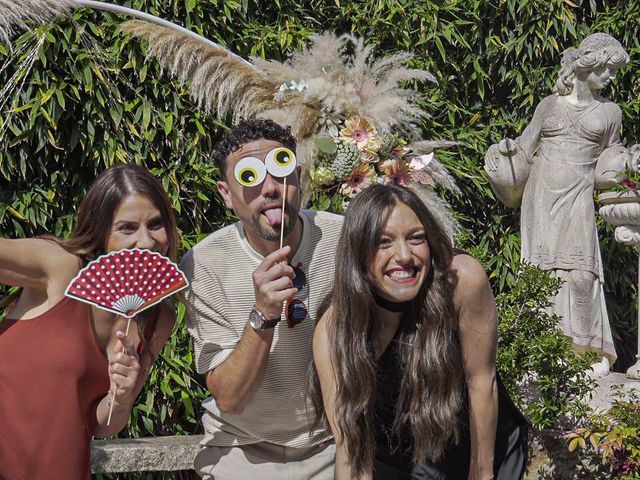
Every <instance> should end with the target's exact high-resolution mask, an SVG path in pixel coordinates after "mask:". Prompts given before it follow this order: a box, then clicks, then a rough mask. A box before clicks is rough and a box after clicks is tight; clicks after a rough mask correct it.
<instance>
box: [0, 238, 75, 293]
mask: <svg viewBox="0 0 640 480" xmlns="http://www.w3.org/2000/svg"><path fill="white" fill-rule="evenodd" d="M77 270H78V262H77V260H76V257H75V255H72V254H71V253H68V252H67V251H66V250H64V249H63V248H62V247H61V246H59V245H58V244H56V243H55V242H52V241H48V240H44V239H40V238H26V239H18V240H9V239H6V238H0V283H2V284H4V285H12V286H16V287H30V288H35V289H38V290H45V291H46V290H48V289H49V288H50V286H51V283H52V280H53V281H54V282H55V281H56V280H57V279H60V278H65V279H66V278H67V277H68V275H69V274H72V275H73V274H74V272H77Z"/></svg>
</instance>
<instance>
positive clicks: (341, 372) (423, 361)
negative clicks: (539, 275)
mask: <svg viewBox="0 0 640 480" xmlns="http://www.w3.org/2000/svg"><path fill="white" fill-rule="evenodd" d="M399 203H403V204H405V205H407V206H408V207H409V208H411V210H413V211H414V212H415V214H416V216H417V217H418V219H419V220H420V222H421V223H422V225H423V226H424V229H425V232H426V236H427V241H428V243H429V247H430V250H431V257H432V266H431V270H430V272H429V274H428V277H427V279H426V280H425V282H424V285H422V288H421V289H420V291H419V293H418V295H417V296H416V298H415V299H414V300H413V302H412V305H411V308H410V309H409V311H408V312H407V313H405V314H404V315H403V318H402V320H401V322H400V326H399V327H398V328H399V331H398V355H399V364H400V368H401V377H402V378H401V383H400V396H399V400H398V404H397V405H396V416H395V420H394V424H393V434H394V438H395V439H396V440H397V444H398V445H401V444H402V443H403V439H402V432H406V431H410V432H411V435H412V440H413V452H412V456H413V462H414V463H415V464H418V463H423V462H425V460H427V459H429V460H433V461H436V460H438V459H439V458H441V456H442V454H443V451H444V449H445V447H446V446H447V445H448V444H449V443H451V442H452V441H457V438H458V417H459V413H460V411H461V408H462V405H463V391H464V372H463V368H462V356H461V351H460V346H459V343H458V339H457V333H456V330H457V319H458V317H457V312H456V309H455V306H454V302H453V292H454V290H455V285H456V276H455V273H454V272H453V271H452V270H451V259H452V257H453V250H452V246H451V242H450V240H449V238H448V237H447V236H446V235H445V234H444V232H443V230H442V229H441V228H440V226H439V225H438V224H437V222H436V221H435V220H434V218H433V216H432V215H431V214H430V212H429V210H428V209H427V207H426V206H425V205H424V203H423V202H422V201H421V200H420V198H419V197H418V196H417V195H416V194H415V193H413V192H412V191H411V190H409V189H407V188H404V187H401V186H398V185H395V184H390V185H373V186H371V187H368V188H367V189H366V190H364V191H363V192H362V193H360V194H359V195H358V196H357V197H356V198H355V199H354V200H353V201H352V202H351V204H350V205H349V208H348V210H347V213H346V216H345V220H344V227H343V230H342V235H341V237H340V242H339V244H338V250H337V252H336V259H335V264H336V267H335V283H334V287H333V289H332V291H331V292H330V293H329V295H328V296H327V297H326V298H325V300H324V302H323V304H322V306H321V307H320V310H319V312H318V316H320V315H322V314H323V313H324V312H326V310H327V309H328V308H329V307H332V314H331V316H330V318H327V320H328V324H327V329H328V337H329V338H330V339H331V343H330V345H329V349H330V360H331V365H332V369H333V372H334V374H335V376H336V379H335V380H336V397H335V409H334V410H335V416H336V426H337V430H338V431H337V432H334V434H335V435H336V441H337V442H340V441H345V442H346V448H347V452H348V458H349V460H350V463H351V468H352V473H353V474H354V475H360V474H362V473H364V472H366V471H367V469H368V466H369V465H371V464H372V462H373V457H374V452H375V438H374V421H375V419H374V408H375V401H376V370H377V353H379V338H380V332H381V329H382V321H381V320H380V319H379V318H378V316H377V314H376V303H375V301H374V296H373V295H374V291H373V289H374V287H373V285H372V284H371V282H370V280H369V278H370V275H369V271H370V267H371V265H372V263H373V259H374V256H375V254H376V251H377V249H378V245H379V241H380V238H381V235H382V232H383V229H384V226H385V224H386V222H387V219H388V218H389V215H390V214H391V212H392V210H393V208H394V207H395V206H396V205H397V204H399ZM309 393H310V396H311V399H312V401H313V403H314V406H315V408H316V417H315V421H314V422H313V425H312V427H311V428H312V430H314V429H315V428H316V427H317V426H318V425H319V424H320V422H322V421H324V420H326V413H325V410H324V406H323V404H322V392H321V388H320V383H319V379H318V375H317V372H316V371H315V368H312V374H311V376H310V392H309Z"/></svg>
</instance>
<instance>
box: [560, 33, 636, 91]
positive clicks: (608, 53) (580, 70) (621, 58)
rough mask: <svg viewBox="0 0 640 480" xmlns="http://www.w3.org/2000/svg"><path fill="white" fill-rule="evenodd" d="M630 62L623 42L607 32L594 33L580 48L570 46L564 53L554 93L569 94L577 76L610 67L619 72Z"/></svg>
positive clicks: (583, 41)
mask: <svg viewBox="0 0 640 480" xmlns="http://www.w3.org/2000/svg"><path fill="white" fill-rule="evenodd" d="M627 63H629V54H628V53H627V52H626V50H625V49H624V47H623V46H622V44H620V42H618V41H617V40H616V39H615V38H613V37H612V36H611V35H607V34H606V33H594V34H592V35H589V36H588V37H587V38H585V39H584V40H582V42H581V43H580V46H579V47H578V48H569V49H568V50H565V52H564V54H563V55H562V61H561V64H560V72H559V74H558V80H557V81H556V84H555V86H554V88H553V91H554V93H558V94H560V95H569V94H570V93H571V91H572V90H573V85H574V80H575V78H576V76H583V75H584V74H589V73H591V72H594V71H596V70H598V69H603V68H608V69H610V70H611V71H612V72H614V73H615V72H617V71H618V70H620V69H621V68H622V67H624V66H625V65H627Z"/></svg>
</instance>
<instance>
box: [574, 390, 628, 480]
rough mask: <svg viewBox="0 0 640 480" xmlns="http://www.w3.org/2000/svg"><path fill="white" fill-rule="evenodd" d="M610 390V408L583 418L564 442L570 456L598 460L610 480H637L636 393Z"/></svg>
mask: <svg viewBox="0 0 640 480" xmlns="http://www.w3.org/2000/svg"><path fill="white" fill-rule="evenodd" d="M613 388H614V393H613V398H614V400H613V402H612V405H611V408H610V409H609V410H608V411H607V412H605V413H592V414H591V415H589V416H588V417H586V418H585V419H584V420H583V421H582V422H581V426H580V428H577V429H575V430H574V431H572V432H570V433H568V434H567V435H565V440H566V441H567V443H568V447H569V451H571V452H572V451H576V452H577V453H579V454H580V455H582V456H585V455H586V456H588V455H593V456H600V457H601V458H602V463H603V464H604V465H609V473H610V474H611V475H612V476H613V477H612V478H623V479H631V478H640V391H638V390H637V389H635V388H631V389H628V390H625V389H624V386H623V385H617V386H615V387H613Z"/></svg>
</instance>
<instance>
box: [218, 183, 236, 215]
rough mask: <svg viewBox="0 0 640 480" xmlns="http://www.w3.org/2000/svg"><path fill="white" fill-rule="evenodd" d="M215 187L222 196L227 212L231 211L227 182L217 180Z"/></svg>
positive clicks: (231, 203) (231, 205)
mask: <svg viewBox="0 0 640 480" xmlns="http://www.w3.org/2000/svg"><path fill="white" fill-rule="evenodd" d="M216 187H217V188H218V191H219V192H220V195H222V199H223V200H224V204H225V205H226V206H227V208H228V209H229V210H233V199H232V198H231V191H230V190H229V184H228V183H227V182H223V181H222V180H218V181H217V182H216Z"/></svg>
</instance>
